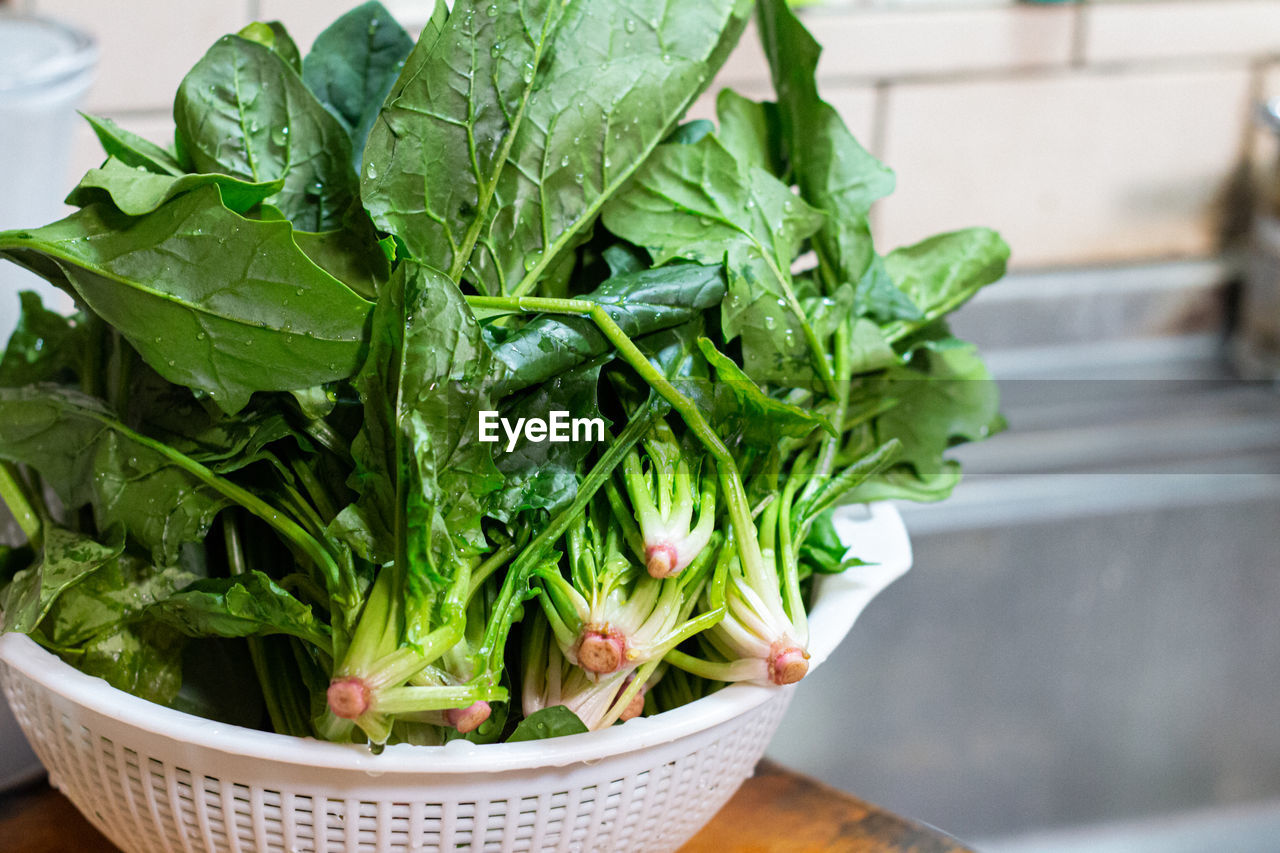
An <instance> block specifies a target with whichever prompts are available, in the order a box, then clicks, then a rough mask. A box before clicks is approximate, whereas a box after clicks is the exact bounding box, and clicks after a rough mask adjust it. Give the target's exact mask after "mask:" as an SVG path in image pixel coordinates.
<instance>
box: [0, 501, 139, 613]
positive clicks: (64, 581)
mask: <svg viewBox="0 0 1280 853" xmlns="http://www.w3.org/2000/svg"><path fill="white" fill-rule="evenodd" d="M123 550H124V530H123V529H121V528H118V527H117V528H115V529H114V531H113V533H112V535H111V536H110V538H109V540H108V541H107V542H106V543H99V542H97V541H95V540H93V539H91V538H90V537H88V536H83V535H81V534H79V533H74V532H72V531H70V530H66V529H64V528H62V527H59V526H58V525H56V524H50V523H46V524H45V525H44V528H43V549H42V553H41V555H40V560H39V562H37V563H36V564H35V565H34V566H32V567H31V568H29V569H24V570H23V571H20V572H18V573H17V574H16V575H15V576H14V578H13V582H12V583H11V584H9V586H8V587H7V589H6V592H5V596H4V600H3V607H2V608H0V610H3V616H4V622H3V630H5V631H20V632H22V633H24V634H27V633H30V632H31V631H33V630H34V629H35V628H36V626H37V625H39V624H40V621H41V620H42V619H44V617H45V614H47V613H48V612H49V609H50V608H51V607H52V606H53V603H54V602H55V601H56V600H57V598H58V596H60V595H62V593H64V592H65V591H66V590H67V589H69V588H70V587H72V586H74V585H75V584H77V583H79V582H80V581H81V580H83V579H84V578H85V576H86V575H89V574H90V573H92V572H95V571H97V570H98V569H99V568H100V567H101V566H102V565H103V564H104V563H107V562H108V561H110V560H114V559H115V558H117V557H119V556H120V553H121V552H122V551H123Z"/></svg>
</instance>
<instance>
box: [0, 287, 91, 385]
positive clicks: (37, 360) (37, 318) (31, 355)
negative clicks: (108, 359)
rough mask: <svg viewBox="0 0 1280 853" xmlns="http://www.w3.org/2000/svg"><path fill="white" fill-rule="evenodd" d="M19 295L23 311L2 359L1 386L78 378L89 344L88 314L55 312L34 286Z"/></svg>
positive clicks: (68, 382) (74, 379) (66, 380)
mask: <svg viewBox="0 0 1280 853" xmlns="http://www.w3.org/2000/svg"><path fill="white" fill-rule="evenodd" d="M19 299H20V300H21V303H22V314H21V315H20V316H19V317H18V325H17V327H16V328H15V329H14V330H13V335H12V336H11V337H10V338H9V345H8V346H7V347H6V348H5V351H4V357H3V359H0V386H3V387H9V388H16V387H19V386H22V385H33V384H35V383H37V382H57V383H63V384H70V383H72V382H74V381H77V380H78V378H79V375H80V371H82V370H83V369H84V363H85V357H86V354H87V353H86V350H87V348H88V346H89V341H88V340H87V335H86V328H85V326H84V322H85V317H84V315H83V314H78V315H77V316H75V317H63V316H62V315H61V314H55V313H54V312H53V311H49V310H48V309H46V308H45V307H44V305H43V304H42V303H41V302H40V296H39V294H37V293H34V292H32V291H30V290H24V291H23V292H22V293H21V294H19Z"/></svg>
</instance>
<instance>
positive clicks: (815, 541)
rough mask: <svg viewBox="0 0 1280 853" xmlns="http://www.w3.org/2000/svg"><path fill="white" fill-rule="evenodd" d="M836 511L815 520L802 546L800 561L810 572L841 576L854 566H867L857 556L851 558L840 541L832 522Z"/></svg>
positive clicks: (819, 516) (823, 514)
mask: <svg viewBox="0 0 1280 853" xmlns="http://www.w3.org/2000/svg"><path fill="white" fill-rule="evenodd" d="M834 514H835V510H834V509H829V510H827V511H826V512H823V513H821V514H819V515H818V516H817V518H815V519H814V522H813V527H812V529H811V530H810V532H809V535H808V536H807V537H806V538H805V540H804V544H803V545H801V546H800V559H801V561H802V562H803V563H804V564H805V565H807V566H808V567H809V568H810V570H812V571H814V572H817V573H818V574H822V575H835V574H840V573H841V572H843V571H846V570H847V569H850V568H852V567H854V566H863V565H866V563H865V562H863V561H862V560H860V559H858V558H857V557H856V556H854V557H850V556H847V555H848V554H849V548H848V546H846V545H845V544H844V543H843V542H841V541H840V534H839V533H837V532H836V526H835V524H834V523H833V522H832V516H833V515H834Z"/></svg>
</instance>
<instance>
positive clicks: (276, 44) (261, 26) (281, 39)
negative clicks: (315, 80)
mask: <svg viewBox="0 0 1280 853" xmlns="http://www.w3.org/2000/svg"><path fill="white" fill-rule="evenodd" d="M237 35H239V36H240V37H241V38H243V39H247V40H249V41H252V42H257V43H258V44H260V45H262V46H263V47H265V48H268V49H269V50H273V51H275V52H276V53H278V54H279V55H280V58H281V59H283V60H284V61H285V64H286V65H288V66H289V67H290V68H292V69H293V70H294V71H295V72H296V73H298V74H301V73H302V53H301V52H300V51H299V50H298V45H296V44H295V43H294V41H293V37H292V36H290V35H289V31H288V30H286V29H285V27H284V24H282V23H280V22H279V21H269V22H263V21H254V22H253V23H252V24H249V26H247V27H245V28H244V29H242V30H241V31H240V32H239V33H237Z"/></svg>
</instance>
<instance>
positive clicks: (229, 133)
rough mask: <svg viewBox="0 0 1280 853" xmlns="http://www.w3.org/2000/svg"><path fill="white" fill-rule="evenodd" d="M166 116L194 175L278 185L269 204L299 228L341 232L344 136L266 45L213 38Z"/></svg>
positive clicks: (347, 178)
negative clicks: (214, 174)
mask: <svg viewBox="0 0 1280 853" xmlns="http://www.w3.org/2000/svg"><path fill="white" fill-rule="evenodd" d="M173 116H174V120H175V121H176V122H177V132H178V139H179V140H180V143H181V147H182V149H183V150H184V151H186V152H188V153H189V155H190V157H191V161H192V163H193V165H194V166H195V168H196V170H197V171H200V172H221V173H223V174H227V175H232V176H234V177H237V178H241V179H242V180H245V181H250V182H253V183H269V182H271V181H277V180H283V181H284V188H283V189H282V190H281V191H280V192H279V193H277V194H276V195H275V196H274V197H273V198H272V202H273V204H275V205H276V206H277V207H279V208H280V210H282V211H284V214H285V215H286V216H287V217H288V218H289V220H290V221H291V222H293V223H294V225H296V226H297V227H298V229H299V230H302V231H329V230H332V229H334V228H338V227H341V225H342V222H343V219H344V218H345V217H346V216H347V213H348V211H349V210H350V208H351V207H352V206H353V205H354V204H355V203H356V200H357V198H358V195H359V188H358V186H357V182H356V175H355V174H354V173H353V172H352V171H351V157H352V155H351V140H350V138H349V137H348V136H347V133H346V131H344V130H343V128H342V126H341V125H340V124H339V123H338V120H337V119H336V118H334V117H333V115H332V114H331V113H330V112H329V111H328V110H326V109H325V108H324V107H323V106H322V105H321V104H320V102H319V101H317V100H316V98H315V96H314V95H312V94H311V92H310V91H309V90H308V89H307V87H306V85H305V84H304V83H303V82H302V78H301V77H299V76H298V74H297V72H295V71H294V70H293V69H292V68H290V67H289V65H288V63H287V62H286V61H285V60H284V59H283V58H281V56H280V55H279V54H278V53H276V52H275V51H273V50H272V49H271V48H268V47H264V46H263V45H261V44H257V43H255V42H252V41H248V40H247V39H243V38H240V37H239V36H225V37H223V38H222V39H220V40H219V41H218V42H217V43H216V44H215V45H214V46H213V47H212V48H210V49H209V52H208V53H207V54H205V56H204V58H203V59H201V60H200V61H199V62H198V63H196V66H195V67H194V68H192V69H191V71H190V73H188V74H187V76H186V78H185V79H184V80H183V81H182V85H181V86H180V87H179V88H178V95H177V99H176V101H175V102H174V107H173Z"/></svg>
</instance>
